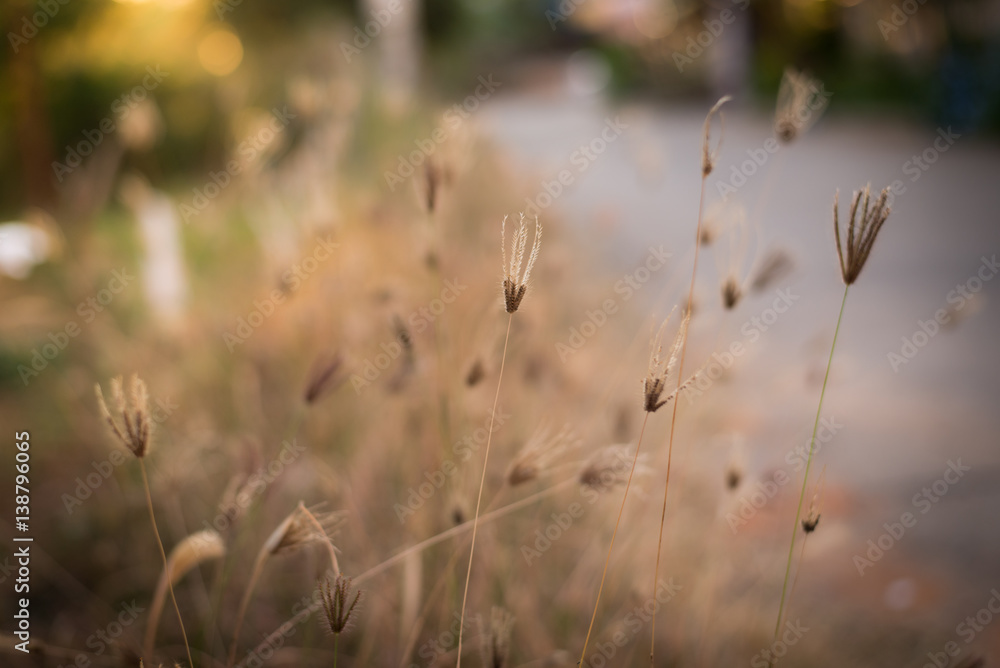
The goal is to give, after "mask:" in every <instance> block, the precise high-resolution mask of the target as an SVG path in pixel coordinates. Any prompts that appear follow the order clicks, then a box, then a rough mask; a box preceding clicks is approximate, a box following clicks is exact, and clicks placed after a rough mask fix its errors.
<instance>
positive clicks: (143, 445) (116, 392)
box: [94, 375, 153, 458]
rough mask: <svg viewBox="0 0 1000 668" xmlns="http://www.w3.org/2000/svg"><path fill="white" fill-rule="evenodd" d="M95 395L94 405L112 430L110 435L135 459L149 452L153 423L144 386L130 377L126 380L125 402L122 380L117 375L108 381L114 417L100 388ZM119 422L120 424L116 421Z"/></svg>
mask: <svg viewBox="0 0 1000 668" xmlns="http://www.w3.org/2000/svg"><path fill="white" fill-rule="evenodd" d="M94 391H95V394H96V395H97V405H98V407H99V408H100V411H101V416H102V417H103V418H104V420H105V422H107V423H108V426H109V427H110V428H111V433H112V434H114V436H115V437H116V438H117V439H118V440H119V441H121V443H122V444H123V445H124V446H125V447H126V448H128V449H129V451H130V452H131V453H132V454H133V455H135V456H136V457H138V458H142V457H145V456H146V453H147V452H149V445H150V434H151V433H152V430H153V421H152V420H151V419H150V416H149V391H148V390H147V389H146V383H145V382H144V381H143V380H142V379H141V378H139V376H138V375H133V376H132V378H131V379H130V380H129V400H128V401H127V402H126V400H125V392H124V389H123V387H122V378H121V376H118V377H117V378H113V379H112V380H111V399H112V401H113V402H114V410H115V414H114V415H112V413H111V410H110V409H109V408H108V404H107V402H106V401H105V400H104V392H103V391H102V390H101V386H100V385H99V384H98V385H95V386H94ZM119 418H120V420H121V425H119V423H118V420H119Z"/></svg>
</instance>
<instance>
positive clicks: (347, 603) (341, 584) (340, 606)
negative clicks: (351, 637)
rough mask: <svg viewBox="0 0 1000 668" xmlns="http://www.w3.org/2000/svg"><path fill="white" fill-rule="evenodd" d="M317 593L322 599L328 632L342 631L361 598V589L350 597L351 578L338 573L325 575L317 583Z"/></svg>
mask: <svg viewBox="0 0 1000 668" xmlns="http://www.w3.org/2000/svg"><path fill="white" fill-rule="evenodd" d="M319 593H320V596H321V597H322V599H323V612H324V613H325V615H326V623H327V626H328V627H329V629H330V632H331V633H333V634H334V635H338V634H340V633H343V632H344V630H345V629H346V628H347V627H348V624H350V622H351V614H352V613H353V612H354V607H355V606H356V605H357V604H358V601H359V600H361V590H360V589H359V590H358V591H356V592H355V593H354V598H353V599H352V598H351V578H348V577H344V576H343V575H338V576H337V577H336V578H332V577H327V578H326V579H325V580H323V581H322V582H321V583H320V585H319Z"/></svg>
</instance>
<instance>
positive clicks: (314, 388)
mask: <svg viewBox="0 0 1000 668" xmlns="http://www.w3.org/2000/svg"><path fill="white" fill-rule="evenodd" d="M343 366H344V360H343V358H342V357H341V356H340V354H339V353H335V354H333V355H328V356H321V357H317V358H316V360H315V361H314V362H313V365H312V368H311V369H310V371H309V380H308V382H307V383H306V391H305V395H304V397H303V398H304V399H305V402H306V404H308V405H312V404H314V403H316V402H317V401H319V400H320V399H322V398H323V397H324V396H326V395H327V394H329V393H330V392H332V391H333V390H335V389H336V388H337V387H339V386H340V384H341V383H342V382H344V380H346V376H345V375H344V374H343V373H340V372H341V371H342V369H343Z"/></svg>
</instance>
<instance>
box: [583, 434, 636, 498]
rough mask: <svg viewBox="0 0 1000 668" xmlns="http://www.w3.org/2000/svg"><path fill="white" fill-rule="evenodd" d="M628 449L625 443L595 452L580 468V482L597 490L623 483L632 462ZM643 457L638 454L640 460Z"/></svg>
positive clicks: (626, 478)
mask: <svg viewBox="0 0 1000 668" xmlns="http://www.w3.org/2000/svg"><path fill="white" fill-rule="evenodd" d="M629 451H630V447H629V446H627V445H609V446H606V447H603V448H601V449H600V450H598V451H597V452H595V453H594V454H593V455H592V456H591V457H590V459H589V460H587V462H586V463H585V464H584V466H583V468H582V469H580V474H579V476H578V479H579V481H580V484H581V485H583V486H584V487H589V488H591V489H593V490H596V491H598V492H601V491H605V490H608V489H611V488H612V487H615V486H616V485H624V484H625V482H626V481H627V480H628V472H629V468H630V464H631V462H632V456H631V455H630V454H629ZM644 458H645V455H641V456H640V460H643V459H644Z"/></svg>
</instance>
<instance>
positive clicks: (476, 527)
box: [455, 313, 514, 668]
mask: <svg viewBox="0 0 1000 668" xmlns="http://www.w3.org/2000/svg"><path fill="white" fill-rule="evenodd" d="M513 322H514V314H513V313H510V315H508V317H507V334H506V336H504V340H503V355H502V356H501V358H500V373H499V375H498V376H497V391H496V394H495V395H494V396H493V410H492V411H491V412H490V431H489V433H488V434H487V436H486V453H485V454H484V455H483V475H482V476H481V477H480V479H479V494H478V496H477V497H476V514H475V516H474V518H473V520H472V544H471V545H470V546H469V567H468V569H466V571H465V591H464V592H463V593H462V614H461V616H460V617H459V622H458V658H457V660H456V663H455V668H460V667H461V665H462V631H463V630H464V629H465V604H466V602H467V600H468V597H469V579H470V578H471V577H472V556H473V555H474V554H475V552H476V533H477V531H478V530H479V508H480V506H481V504H482V502H483V487H484V486H485V485H486V469H487V468H488V464H489V461H490V443H491V442H492V440H493V421H494V420H495V419H496V414H497V402H498V401H499V400H500V383H502V382H503V367H504V364H506V362H507V343H508V342H509V341H510V326H511V323H513Z"/></svg>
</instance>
